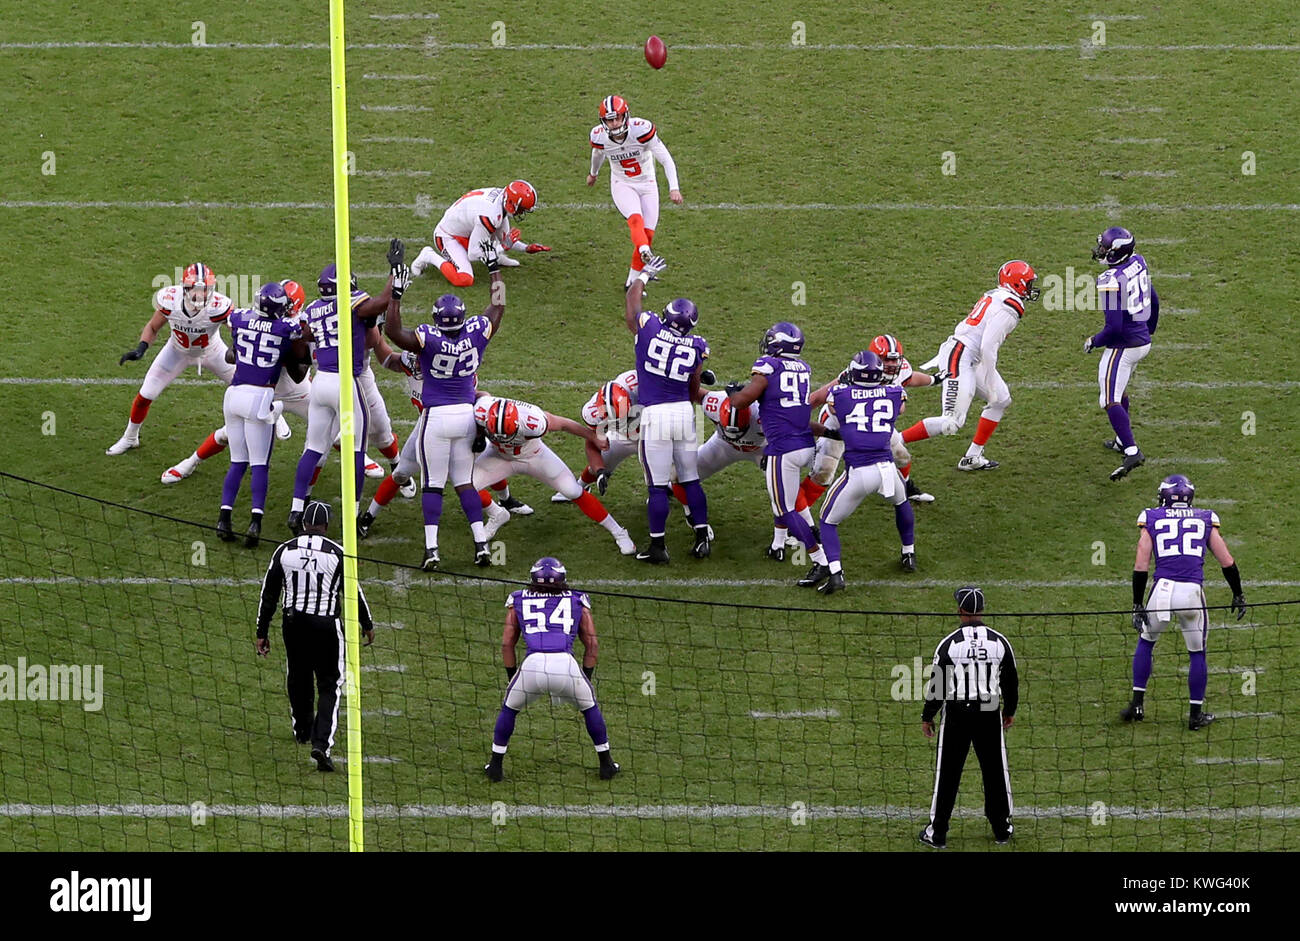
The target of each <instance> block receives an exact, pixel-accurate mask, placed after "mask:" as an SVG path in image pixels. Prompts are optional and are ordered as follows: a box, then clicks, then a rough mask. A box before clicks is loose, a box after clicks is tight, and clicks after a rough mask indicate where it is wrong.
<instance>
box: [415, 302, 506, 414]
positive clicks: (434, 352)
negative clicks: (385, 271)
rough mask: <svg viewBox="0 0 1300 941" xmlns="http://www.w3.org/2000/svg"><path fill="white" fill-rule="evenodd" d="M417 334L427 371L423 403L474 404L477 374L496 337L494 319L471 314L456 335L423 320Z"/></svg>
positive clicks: (422, 393) (421, 399)
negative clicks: (484, 353) (494, 334)
mask: <svg viewBox="0 0 1300 941" xmlns="http://www.w3.org/2000/svg"><path fill="white" fill-rule="evenodd" d="M415 335H416V336H417V337H419V339H420V343H421V346H420V351H419V357H420V372H421V373H423V374H424V385H423V386H422V387H421V389H420V404H422V405H423V406H424V407H425V408H430V407H432V406H436V405H473V404H474V386H475V374H476V373H477V372H478V367H479V364H480V363H481V362H482V361H483V351H484V350H486V349H487V345H488V340H489V339H490V338H491V336H492V322H491V321H490V320H488V319H487V318H486V317H484V316H482V315H479V316H477V317H470V318H469V319H468V320H466V321H465V325H464V326H463V327H461V328H460V330H458V331H456V332H455V333H453V334H444V333H443V332H442V331H441V330H439V329H438V328H437V327H435V326H433V325H432V324H427V323H422V324H420V326H419V327H417V328H416V330H415Z"/></svg>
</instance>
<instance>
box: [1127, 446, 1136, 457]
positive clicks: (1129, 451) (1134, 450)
mask: <svg viewBox="0 0 1300 941" xmlns="http://www.w3.org/2000/svg"><path fill="white" fill-rule="evenodd" d="M1137 453H1138V449H1137V445H1136V444H1135V445H1133V446H1132V447H1131V448H1125V449H1124V454H1125V456H1128V455H1130V454H1137Z"/></svg>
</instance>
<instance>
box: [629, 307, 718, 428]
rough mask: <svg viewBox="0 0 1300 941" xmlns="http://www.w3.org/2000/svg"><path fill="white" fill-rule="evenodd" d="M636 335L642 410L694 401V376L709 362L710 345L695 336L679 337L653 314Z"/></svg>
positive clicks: (639, 392)
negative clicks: (654, 406)
mask: <svg viewBox="0 0 1300 941" xmlns="http://www.w3.org/2000/svg"><path fill="white" fill-rule="evenodd" d="M643 316H645V318H646V320H645V323H643V324H641V326H640V327H638V328H637V331H636V382H637V394H638V396H639V397H640V402H641V405H642V406H646V405H663V404H665V403H667V402H689V401H690V400H691V374H692V373H693V372H695V370H696V369H697V368H699V366H700V364H701V363H703V362H704V361H705V360H706V359H708V358H709V344H708V343H707V342H706V341H705V339H704V337H701V336H696V335H695V334H687V335H686V336H680V335H679V334H677V333H674V332H673V331H672V330H669V329H668V328H667V327H665V326H664V325H663V323H662V322H661V321H660V320H659V318H658V317H656V316H655V315H654V314H648V315H643Z"/></svg>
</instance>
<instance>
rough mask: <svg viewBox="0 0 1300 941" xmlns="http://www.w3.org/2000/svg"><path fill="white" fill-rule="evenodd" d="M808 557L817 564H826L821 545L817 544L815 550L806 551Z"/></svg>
mask: <svg viewBox="0 0 1300 941" xmlns="http://www.w3.org/2000/svg"><path fill="white" fill-rule="evenodd" d="M808 558H810V559H812V560H813V561H814V562H816V563H817V564H818V565H827V564H828V563H827V561H826V550H825V549H823V548H822V547H821V546H818V547H817V549H816V550H815V551H813V552H810V553H808Z"/></svg>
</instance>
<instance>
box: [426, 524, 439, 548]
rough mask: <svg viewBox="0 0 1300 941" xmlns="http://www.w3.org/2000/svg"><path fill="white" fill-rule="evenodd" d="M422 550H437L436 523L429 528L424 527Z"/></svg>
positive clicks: (427, 526)
mask: <svg viewBox="0 0 1300 941" xmlns="http://www.w3.org/2000/svg"><path fill="white" fill-rule="evenodd" d="M424 548H426V549H437V548H438V524H437V523H434V524H433V525H432V526H429V525H427V524H426V525H425V527H424Z"/></svg>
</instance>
